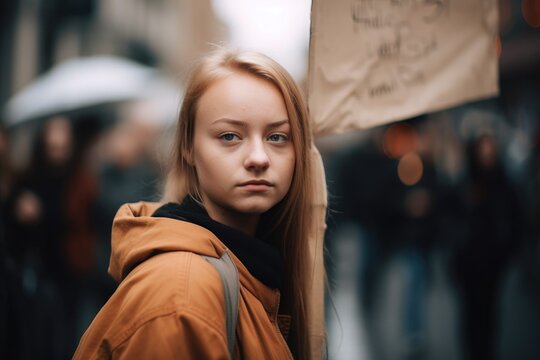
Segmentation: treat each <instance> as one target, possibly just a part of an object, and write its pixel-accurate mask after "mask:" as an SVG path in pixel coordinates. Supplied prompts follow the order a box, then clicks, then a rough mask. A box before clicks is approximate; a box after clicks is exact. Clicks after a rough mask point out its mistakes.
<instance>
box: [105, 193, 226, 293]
mask: <svg viewBox="0 0 540 360" xmlns="http://www.w3.org/2000/svg"><path fill="white" fill-rule="evenodd" d="M160 205H161V204H159V203H148V202H138V203H134V204H125V205H122V207H121V208H120V209H119V210H118V212H117V213H116V216H115V218H114V222H113V227H112V241H111V243H112V245H111V246H112V252H111V259H110V264H109V274H110V275H111V276H112V277H113V278H114V279H115V280H116V281H117V282H119V283H120V282H121V281H122V280H123V279H125V277H126V276H127V275H128V274H129V273H130V272H131V270H133V269H134V268H135V267H136V266H137V265H139V264H140V263H142V262H144V261H145V260H146V259H148V258H150V257H152V256H154V255H157V254H160V253H163V252H170V251H189V252H192V253H195V254H199V255H205V256H211V257H216V258H219V257H221V255H222V254H223V252H224V251H225V250H226V248H225V246H224V245H223V243H221V241H219V240H218V238H217V237H216V236H215V235H214V234H213V233H211V232H210V231H208V230H207V229H205V228H203V227H201V226H199V225H195V224H192V223H189V222H184V221H183V222H182V224H183V225H184V226H178V222H179V220H175V219H168V218H159V217H152V214H153V213H154V212H155V211H156V210H157V209H158V208H159V206H160Z"/></svg>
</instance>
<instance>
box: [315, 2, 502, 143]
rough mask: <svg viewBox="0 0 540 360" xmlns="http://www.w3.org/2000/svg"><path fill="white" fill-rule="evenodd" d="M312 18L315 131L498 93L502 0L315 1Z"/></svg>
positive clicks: (365, 124) (347, 127) (342, 128)
mask: <svg viewBox="0 0 540 360" xmlns="http://www.w3.org/2000/svg"><path fill="white" fill-rule="evenodd" d="M311 17H312V24H311V45H310V70H309V107H310V112H311V116H312V119H313V122H314V123H313V129H314V132H315V134H329V133H342V132H345V131H347V130H352V129H364V128H368V127H372V126H375V125H380V124H384V123H388V122H391V121H396V120H402V119H406V118H410V117H413V116H416V115H419V114H423V113H426V112H431V111H436V110H441V109H444V108H448V107H451V106H455V105H458V104H460V103H463V102H467V101H471V100H476V99H481V98H486V97H490V96H494V95H497V94H498V91H499V90H498V67H497V64H498V60H497V49H496V38H497V25H498V24H497V21H498V13H497V1H496V0H478V1H471V0H313V4H312V14H311Z"/></svg>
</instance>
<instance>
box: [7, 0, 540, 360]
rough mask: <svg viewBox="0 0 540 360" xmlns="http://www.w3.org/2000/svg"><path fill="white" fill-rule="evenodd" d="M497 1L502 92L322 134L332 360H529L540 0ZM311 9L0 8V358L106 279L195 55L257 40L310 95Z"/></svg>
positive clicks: (534, 320)
mask: <svg viewBox="0 0 540 360" xmlns="http://www.w3.org/2000/svg"><path fill="white" fill-rule="evenodd" d="M403 1H407V0H403ZM408 1H421V0H408ZM425 1H428V0H425ZM498 7H499V33H500V36H499V37H497V39H494V41H497V44H498V49H499V50H498V56H499V86H500V95H499V96H498V97H495V98H490V99H485V100H482V101H474V102H470V103H467V104H462V105H460V106H456V107H453V108H450V109H446V110H443V111H438V112H434V113H429V114H423V115H420V116H417V117H415V118H412V119H407V120H404V121H400V122H396V123H391V124H388V125H384V126H379V127H375V128H372V129H368V130H364V131H355V132H349V133H347V134H343V135H332V136H325V137H320V138H317V139H316V144H317V146H318V148H319V150H320V152H321V154H322V156H323V160H324V163H325V169H326V180H327V183H328V188H329V209H328V229H327V234H326V266H327V272H328V294H327V297H326V308H327V311H326V316H327V347H328V349H327V355H328V358H330V359H374V360H378V359H436V360H439V359H524V360H526V359H538V358H540V305H539V304H540V221H539V220H540V2H539V1H537V0H499V1H498ZM309 21H310V2H309V1H307V0H303V1H295V2H290V1H289V2H288V1H285V0H281V1H258V2H250V1H247V0H244V1H241V0H221V1H219V0H215V1H210V0H137V1H127V0H117V1H106V0H18V1H4V2H2V3H1V5H0V27H1V30H2V31H0V51H1V55H2V56H0V104H2V115H1V119H0V201H1V204H0V205H1V206H0V212H1V222H0V240H1V241H0V246H1V253H2V263H1V272H0V280H1V281H0V286H1V287H2V288H1V289H0V301H1V302H0V320H1V323H0V358H3V359H34V358H40V359H68V358H71V355H72V354H73V351H74V349H75V347H76V346H77V343H78V340H79V338H80V336H81V335H82V334H83V332H84V330H85V329H86V328H87V327H88V325H89V323H90V322H91V320H92V319H93V317H94V316H95V314H96V313H97V311H98V310H99V308H100V307H101V306H102V305H103V303H104V302H105V301H106V300H107V298H108V297H109V296H110V294H111V293H112V292H113V291H114V288H115V284H114V283H113V281H112V279H110V278H109V276H108V275H107V266H108V259H109V254H110V229H111V222H112V218H113V216H114V214H115V212H116V210H117V209H118V207H119V206H120V205H121V204H122V203H125V202H135V201H139V200H158V199H159V197H160V189H161V181H162V179H163V174H164V167H165V161H166V158H167V155H168V154H169V152H170V141H171V134H172V133H174V131H172V129H173V128H174V124H175V121H176V116H177V112H178V108H179V103H180V101H181V98H182V84H183V79H184V77H185V75H186V74H187V73H188V71H189V69H190V67H191V65H192V64H193V62H194V61H195V60H196V59H197V58H198V57H199V56H200V55H202V54H204V53H205V52H207V51H209V50H211V49H212V48H213V47H215V46H216V44H217V45H225V46H232V47H240V48H249V49H254V50H259V51H262V52H265V53H267V54H268V55H270V56H272V57H274V58H275V59H276V60H277V61H278V62H280V63H282V64H283V65H284V66H285V67H286V68H287V69H288V70H289V71H290V72H291V73H292V75H293V76H294V77H295V79H296V80H297V81H298V82H299V83H300V84H301V85H302V87H303V88H304V89H306V88H307V80H306V79H307V71H308V51H309V31H310V28H309V26H310V23H309ZM87 60H92V61H87Z"/></svg>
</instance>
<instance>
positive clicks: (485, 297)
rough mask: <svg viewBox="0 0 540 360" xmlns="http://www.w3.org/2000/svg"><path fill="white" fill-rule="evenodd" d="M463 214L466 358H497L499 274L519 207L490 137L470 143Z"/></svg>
mask: <svg viewBox="0 0 540 360" xmlns="http://www.w3.org/2000/svg"><path fill="white" fill-rule="evenodd" d="M467 153H468V155H467V156H468V170H469V174H468V181H467V184H465V194H464V195H465V199H464V201H465V204H464V216H465V217H466V221H467V228H468V235H467V236H466V238H465V241H464V242H463V243H461V244H460V245H459V248H458V252H457V254H456V264H455V266H456V270H455V271H456V274H457V279H458V281H459V286H458V288H459V290H460V292H461V300H462V312H463V318H462V319H463V320H462V324H463V336H464V346H465V354H466V358H467V359H475V360H476V359H486V360H491V359H494V358H496V355H495V343H496V338H495V336H496V334H497V333H498V330H497V324H498V316H497V314H498V312H499V311H498V308H497V305H498V302H499V299H500V288H501V281H502V276H503V274H504V273H505V270H506V267H507V265H508V263H509V261H510V259H511V258H512V256H513V255H514V254H515V253H516V252H517V250H518V249H519V247H520V245H521V242H522V235H523V234H522V225H523V224H522V215H523V214H522V209H521V206H520V203H519V200H518V197H517V194H516V192H515V189H513V186H512V184H511V182H510V180H509V179H508V177H507V175H506V173H505V169H504V168H503V165H502V162H501V160H500V154H499V145H498V143H497V140H496V138H495V136H494V135H492V134H489V133H485V134H482V135H480V136H478V137H477V138H475V139H474V140H473V141H472V142H471V143H470V144H469V146H468V149H467Z"/></svg>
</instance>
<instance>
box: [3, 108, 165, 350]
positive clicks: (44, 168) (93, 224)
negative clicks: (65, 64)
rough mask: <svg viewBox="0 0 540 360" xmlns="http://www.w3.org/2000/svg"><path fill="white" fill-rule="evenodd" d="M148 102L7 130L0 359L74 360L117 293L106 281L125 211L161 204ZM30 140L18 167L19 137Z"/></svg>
mask: <svg viewBox="0 0 540 360" xmlns="http://www.w3.org/2000/svg"><path fill="white" fill-rule="evenodd" d="M142 106H143V105H141V104H138V105H136V104H132V105H130V106H125V107H124V108H123V109H122V111H118V115H117V119H116V120H112V121H110V123H109V124H106V123H105V124H104V121H103V116H101V115H97V114H96V115H85V116H82V117H81V116H79V117H78V118H76V119H75V118H70V117H66V116H54V117H51V118H48V119H46V120H43V121H40V122H39V123H37V124H33V125H34V128H35V129H34V130H33V131H31V130H29V129H26V128H16V129H6V128H0V201H1V202H0V211H1V223H0V240H1V241H0V246H1V250H2V254H3V256H2V264H1V265H2V268H1V271H2V272H1V275H0V276H1V281H0V284H2V289H0V294H1V295H0V296H1V298H2V299H1V300H2V303H1V307H0V309H1V311H2V314H1V316H0V318H1V319H2V323H1V333H0V341H1V343H0V349H1V350H0V358H4V359H35V358H40V359H68V358H71V355H72V354H73V352H74V349H75V347H76V345H77V344H78V341H79V339H80V336H81V335H82V334H83V332H84V330H85V329H86V328H87V327H88V325H89V324H90V322H91V320H92V319H93V317H94V316H95V314H96V313H97V311H98V310H99V309H100V307H101V306H102V305H103V304H104V303H105V301H106V300H107V299H108V297H109V296H110V295H111V294H112V292H113V291H114V289H115V287H116V284H115V283H114V282H113V280H112V279H111V278H110V277H109V275H108V274H107V268H108V263H109V256H110V233H111V226H112V220H113V217H114V215H115V213H116V211H117V210H118V208H119V207H120V205H121V204H123V203H126V202H137V201H140V200H158V199H159V186H160V184H159V181H160V178H161V169H160V162H159V158H158V152H157V150H156V143H158V142H159V139H160V134H161V131H162V129H161V128H160V127H159V123H158V122H156V121H153V120H154V119H151V118H148V117H147V116H146V115H147V114H148V112H145V111H144V109H142V108H141V107H142ZM19 132H22V133H25V134H26V135H27V136H29V138H30V139H31V141H29V142H27V143H28V144H30V145H31V146H30V149H29V156H28V161H27V162H26V163H25V164H22V165H21V164H18V166H15V165H14V164H13V163H14V161H13V159H16V158H17V156H15V155H17V154H13V153H10V151H14V150H13V149H16V148H17V146H14V144H13V143H10V142H13V141H16V136H14V135H15V134H17V133H19Z"/></svg>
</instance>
